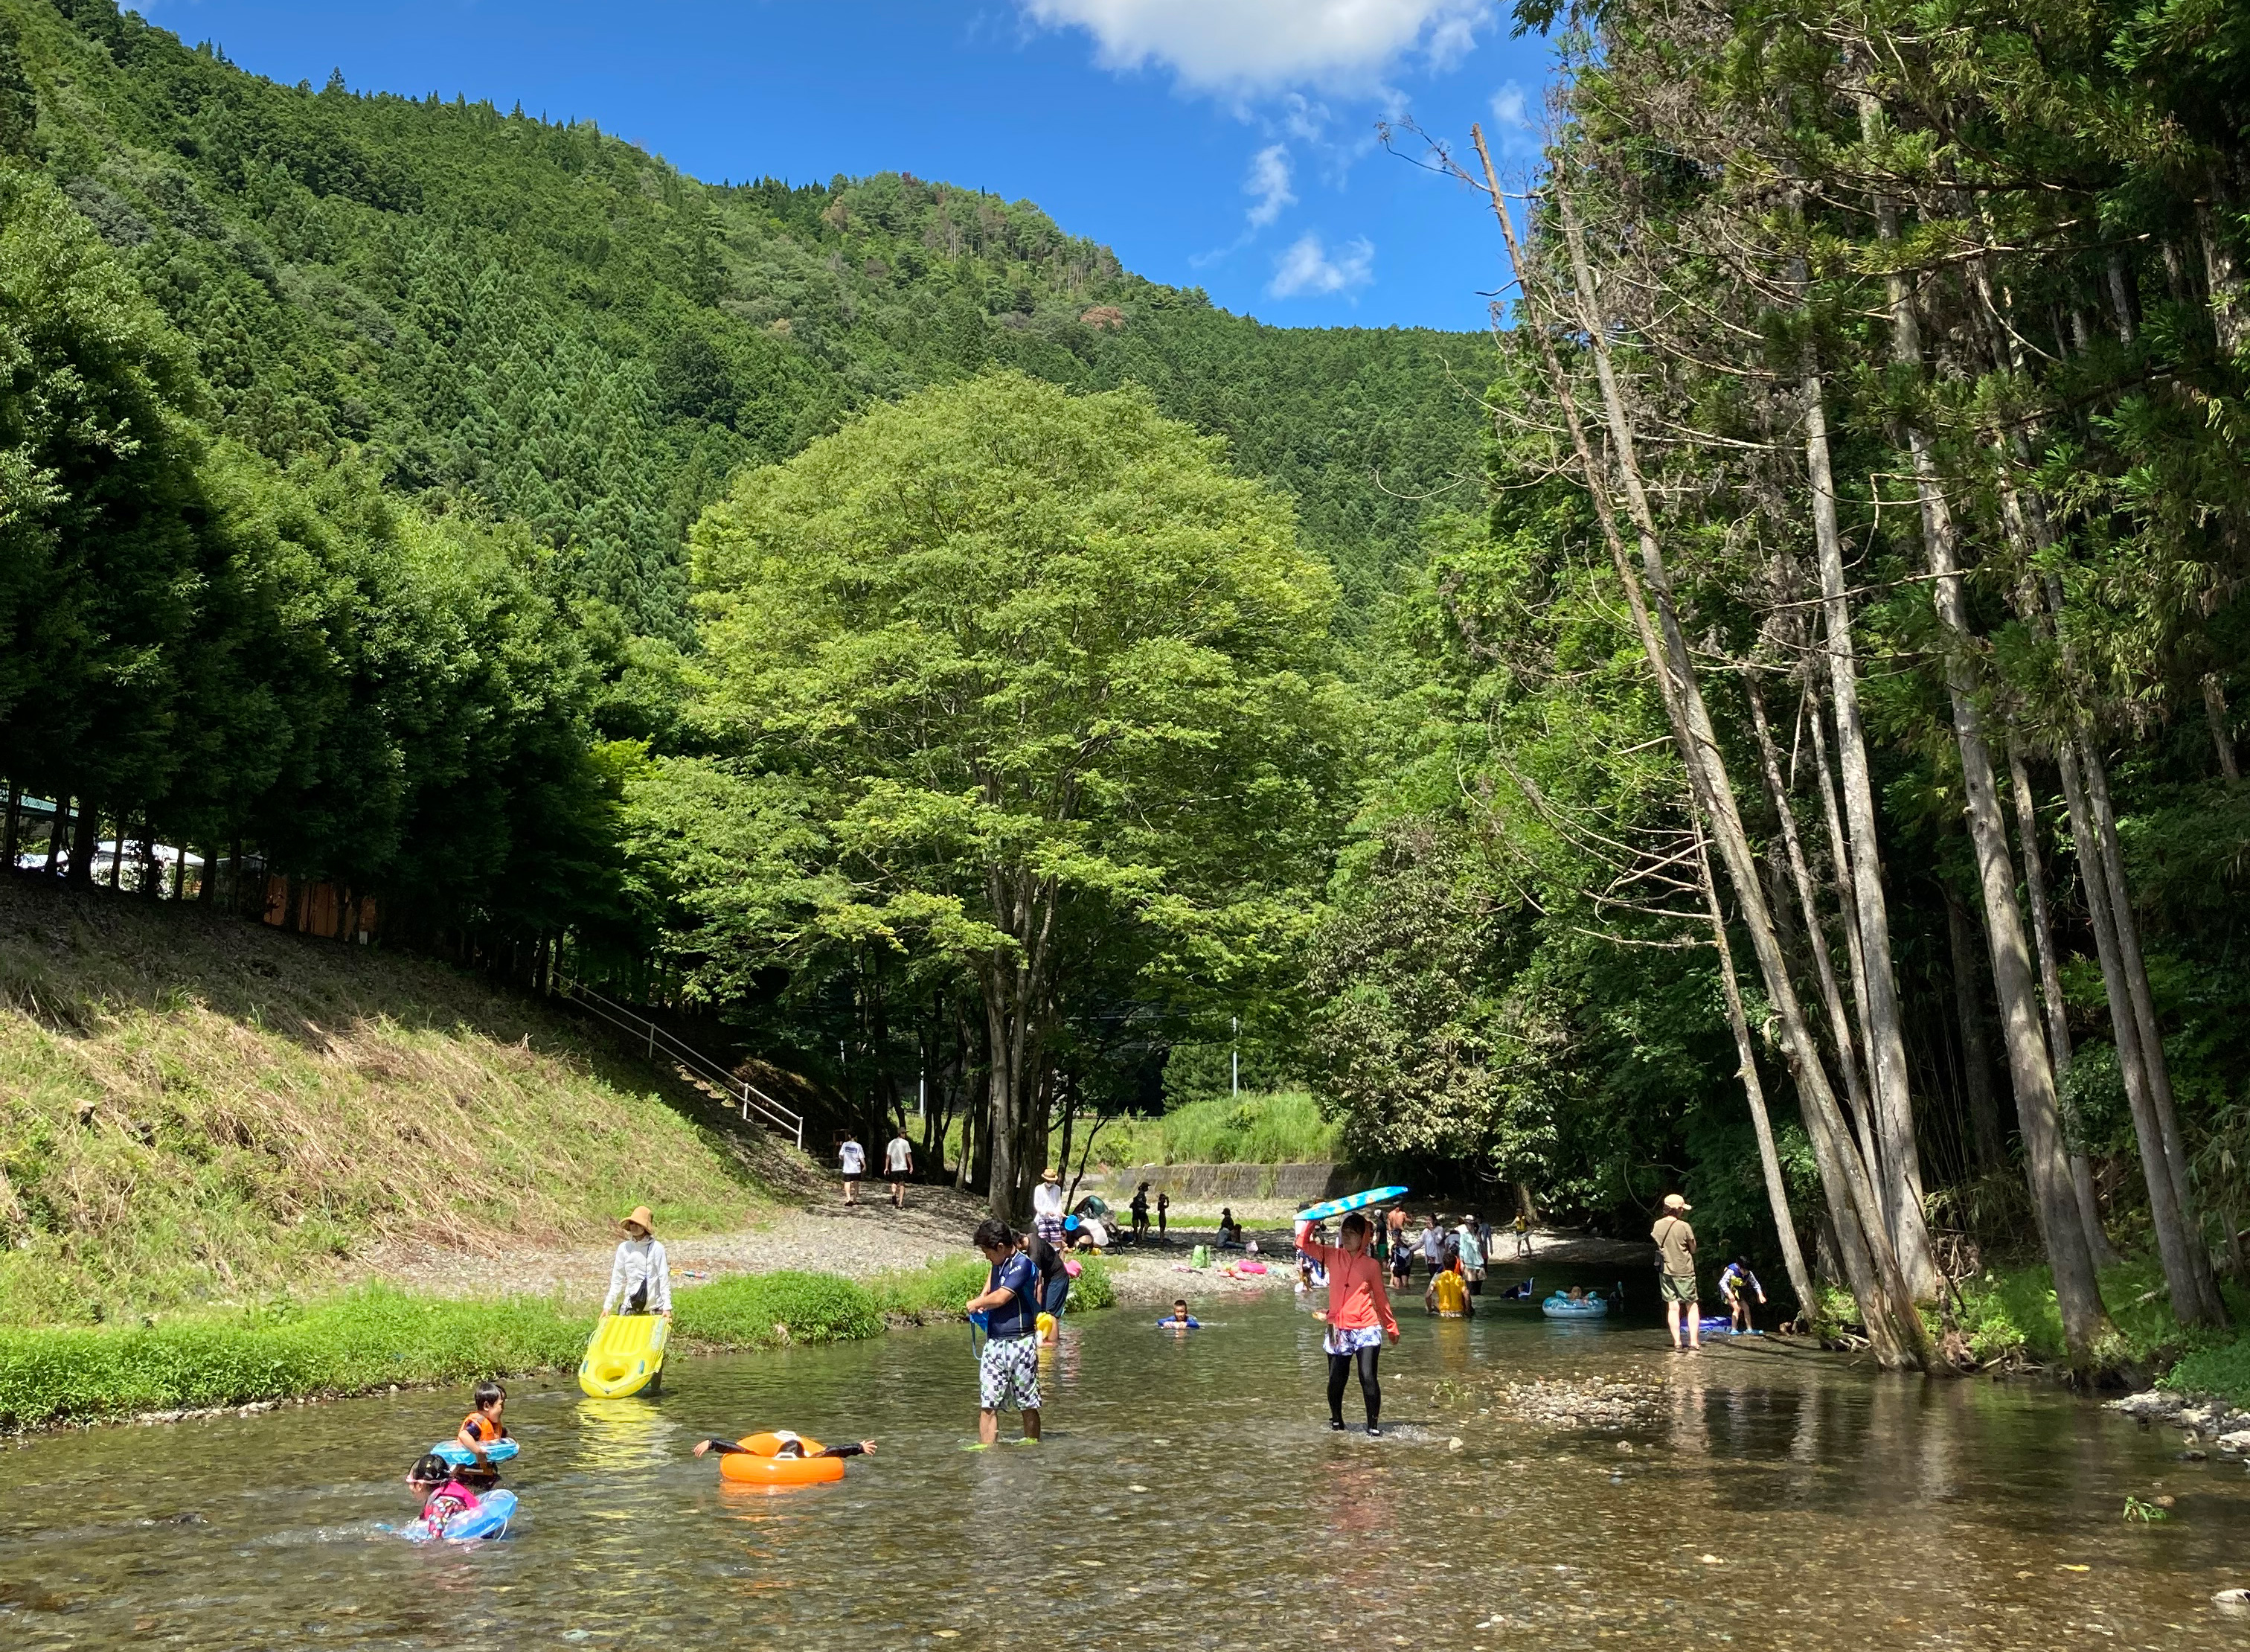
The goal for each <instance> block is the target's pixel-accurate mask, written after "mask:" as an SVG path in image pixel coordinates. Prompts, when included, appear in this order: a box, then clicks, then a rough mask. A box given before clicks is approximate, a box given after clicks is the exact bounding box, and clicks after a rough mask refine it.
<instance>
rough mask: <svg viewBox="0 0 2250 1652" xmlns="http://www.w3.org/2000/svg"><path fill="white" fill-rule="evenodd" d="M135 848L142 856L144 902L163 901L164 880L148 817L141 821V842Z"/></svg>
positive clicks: (141, 892) (141, 889)
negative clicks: (158, 863) (157, 862)
mask: <svg viewBox="0 0 2250 1652" xmlns="http://www.w3.org/2000/svg"><path fill="white" fill-rule="evenodd" d="M135 847H136V848H137V849H138V850H139V851H140V854H141V888H140V891H139V893H140V895H141V899H142V900H144V901H157V900H162V898H163V894H164V878H163V874H162V871H161V870H160V869H159V868H158V867H157V865H156V835H155V832H154V831H152V830H151V829H150V827H149V825H148V818H147V817H146V816H143V817H142V818H141V841H140V842H139V843H138V844H136V845H135Z"/></svg>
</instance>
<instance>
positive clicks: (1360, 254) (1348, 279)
mask: <svg viewBox="0 0 2250 1652" xmlns="http://www.w3.org/2000/svg"><path fill="white" fill-rule="evenodd" d="M1374 279H1375V243H1374V242H1372V241H1370V240H1369V239H1368V238H1366V237H1365V236H1360V237H1358V238H1356V239H1353V240H1349V241H1346V242H1345V243H1344V244H1343V245H1342V246H1340V247H1338V248H1337V249H1336V256H1335V257H1334V258H1330V257H1329V254H1328V250H1327V249H1326V248H1325V247H1323V246H1322V245H1321V238H1320V237H1319V236H1318V235H1315V234H1313V233H1310V232H1307V233H1306V234H1303V235H1301V236H1299V237H1298V238H1296V240H1295V241H1294V242H1293V243H1292V244H1291V245H1290V247H1289V250H1288V251H1287V252H1284V253H1282V254H1281V256H1280V259H1279V261H1277V262H1276V263H1275V265H1274V266H1273V280H1272V281H1270V282H1268V283H1267V284H1266V291H1267V292H1268V293H1270V294H1273V296H1274V297H1275V298H1295V297H1297V296H1299V295H1300V294H1307V293H1309V294H1315V295H1316V296H1321V297H1328V296H1331V295H1333V294H1337V293H1352V292H1356V291H1358V289H1359V288H1361V287H1365V286H1366V285H1367V284H1368V283H1369V282H1370V281H1371V280H1374Z"/></svg>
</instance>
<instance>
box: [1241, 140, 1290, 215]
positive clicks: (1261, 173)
mask: <svg viewBox="0 0 2250 1652" xmlns="http://www.w3.org/2000/svg"><path fill="white" fill-rule="evenodd" d="M1242 192H1243V193H1244V194H1245V195H1254V196H1256V197H1258V199H1257V202H1256V203H1255V204H1253V206H1252V207H1251V209H1250V211H1249V214H1248V217H1249V219H1250V227H1251V228H1252V229H1253V230H1262V229H1264V228H1265V227H1266V225H1269V224H1271V223H1272V222H1273V220H1274V219H1275V218H1280V216H1281V209H1282V208H1283V207H1286V206H1294V205H1295V204H1297V197H1295V196H1294V195H1292V194H1291V193H1290V192H1289V149H1288V146H1287V144H1281V143H1269V144H1267V145H1266V147H1265V148H1264V149H1260V150H1259V151H1258V153H1257V154H1255V155H1253V156H1251V157H1250V176H1249V177H1248V178H1247V179H1246V181H1245V182H1244V183H1243V185H1242Z"/></svg>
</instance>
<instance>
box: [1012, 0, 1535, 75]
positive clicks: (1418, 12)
mask: <svg viewBox="0 0 2250 1652" xmlns="http://www.w3.org/2000/svg"><path fill="white" fill-rule="evenodd" d="M1018 3H1019V4H1020V5H1021V6H1022V7H1023V9H1024V10H1025V14H1026V15H1027V16H1029V17H1031V18H1032V20H1034V21H1035V22H1038V23H1041V24H1046V26H1047V27H1049V28H1053V29H1062V28H1073V27H1074V28H1080V29H1084V30H1085V31H1087V33H1089V34H1091V35H1092V36H1093V37H1094V40H1095V42H1096V44H1098V45H1100V47H1101V62H1102V63H1103V64H1104V66H1107V67H1109V68H1113V69H1132V68H1138V67H1140V66H1142V65H1144V64H1147V63H1150V62H1155V63H1161V64H1163V65H1165V66H1168V67H1170V69H1171V70H1172V71H1173V73H1176V74H1177V75H1178V76H1179V78H1180V79H1181V80H1182V82H1184V84H1185V85H1187V86H1192V87H1195V88H1197V90H1200V91H1206V92H1237V93H1239V92H1254V91H1272V90H1275V89H1277V88H1280V87H1281V86H1294V85H1312V86H1336V87H1340V88H1348V89H1352V90H1361V91H1364V90H1367V89H1370V88H1371V87H1373V86H1377V85H1378V84H1379V83H1380V81H1381V79H1382V76H1383V74H1384V71H1385V70H1387V69H1388V68H1390V66H1391V65H1392V64H1394V63H1396V62H1398V60H1399V59H1402V58H1409V57H1415V56H1420V57H1423V58H1426V59H1428V60H1429V61H1430V63H1431V64H1432V66H1433V67H1437V68H1445V67H1448V66H1451V65H1452V64H1453V63H1455V62H1458V61H1459V60H1460V58H1461V57H1462V56H1463V55H1464V54H1465V53H1466V52H1467V51H1468V50H1469V49H1470V48H1471V47H1472V46H1473V45H1474V44H1475V39H1476V31H1478V30H1479V29H1480V28H1481V27H1483V26H1484V25H1485V24H1488V23H1489V22H1491V20H1492V16H1493V9H1492V4H1491V0H1018Z"/></svg>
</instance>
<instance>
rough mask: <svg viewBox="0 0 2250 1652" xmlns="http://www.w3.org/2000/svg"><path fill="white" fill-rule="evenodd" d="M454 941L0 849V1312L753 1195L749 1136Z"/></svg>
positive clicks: (71, 1307)
mask: <svg viewBox="0 0 2250 1652" xmlns="http://www.w3.org/2000/svg"><path fill="white" fill-rule="evenodd" d="M724 1121H725V1116H724V1115H723V1114H722V1113H720V1112H718V1110H717V1109H714V1108H711V1107H710V1106H709V1105H708V1104H707V1102H706V1101H705V1099H704V1098H703V1097H702V1096H701V1095H700V1093H698V1092H696V1091H694V1090H693V1089H690V1088H688V1087H687V1086H686V1085H684V1084H682V1083H680V1082H678V1081H676V1080H673V1079H671V1078H668V1077H666V1076H660V1075H655V1074H653V1073H652V1072H650V1071H648V1070H646V1069H645V1068H638V1067H637V1066H636V1065H634V1064H633V1063H632V1062H631V1061H629V1060H625V1059H621V1058H619V1057H618V1056H617V1055H615V1054H612V1053H611V1052H610V1051H609V1050H608V1049H607V1047H605V1046H604V1045H603V1044H602V1043H601V1042H599V1041H598V1040H595V1039H593V1038H591V1037H590V1036H588V1035H586V1034H585V1033H583V1032H582V1031H581V1030H580V1029H579V1028H578V1027H577V1026H576V1025H575V1024H574V1023H571V1022H569V1021H568V1020H563V1019H561V1018H559V1017H557V1016H556V1015H554V1014H552V1013H549V1012H547V1011H546V1010H545V1009H543V1008H542V1006H537V1005H535V1004H531V1003H528V1002H527V1001H525V1000H523V999H518V998H514V997H511V996H507V995H504V994H501V993H500V992H495V991H493V990H492V989H490V988H489V987H487V986H486V985H484V984H483V983H482V982H481V981H480V979H478V978H474V977H472V976H466V975H464V974H462V973H460V972H459V971H455V970H452V969H451V968H449V967H447V966H445V965H443V964H436V963H431V962H426V961H423V960H418V959H412V958H406V957H397V956H395V955H390V954H385V953H382V952H369V951H364V950H351V949H348V948H345V947H342V946H339V945H337V944H335V943H333V942H321V941H313V940H308V939H303V938H299V937H289V936H284V935H281V934H280V933H278V932H276V931H273V930H264V929H261V928H259V927H258V926H255V925H250V924H245V923H239V922H237V921H232V920H225V919H217V918H211V917H207V916H204V914H202V913H201V912H199V911H197V909H194V908H192V907H189V908H184V909H183V908H180V907H176V906H173V905H172V904H171V903H169V902H166V903H165V904H163V905H162V906H156V907H150V906H143V905H141V904H140V903H138V902H135V901H134V900H132V899H130V898H128V897H120V896H115V895H109V894H108V893H107V892H106V891H96V892H95V893H93V895H72V894H70V893H67V892H66V891H64V890H62V889H59V888H54V887H52V886H49V885H45V884H41V883H38V882H34V881H30V880H23V879H12V878H7V877H5V876H4V875H0V1172H4V1181H3V1182H0V1224H4V1226H5V1228H6V1232H7V1241H8V1248H7V1250H6V1251H5V1252H4V1253H0V1321H4V1322H7V1323H12V1324H19V1325H20V1324H68V1323H86V1322H87V1321H92V1320H100V1319H112V1320H114V1319H119V1318H123V1317H128V1316H137V1315H141V1314H147V1313H151V1312H155V1311H159V1310H167V1309H172V1308H176V1307H180V1306H183V1305H186V1304H191V1303H199V1302H210V1301H214V1300H217V1301H228V1300H232V1301H245V1300H254V1299H256V1298H258V1297H260V1296H266V1295H268V1294H271V1293H273V1292H276V1291H279V1290H284V1289H293V1288H296V1287H300V1286H312V1287H317V1286H319V1285H320V1284H321V1283H323V1282H326V1281H327V1280H328V1279H330V1278H332V1277H333V1276H334V1275H335V1271H336V1269H337V1266H338V1264H339V1263H340V1262H341V1261H342V1260H343V1259H344V1258H345V1257H347V1256H348V1255H350V1254H351V1252H352V1251H353V1250H354V1248H355V1247H358V1246H361V1245H363V1244H364V1243H366V1242H368V1241H371V1240H375V1239H378V1238H383V1239H393V1240H406V1241H413V1240H415V1239H418V1238H427V1239H430V1240H433V1241H443V1242H445V1243H448V1244H452V1245H459V1246H466V1247H469V1248H478V1247H482V1246H491V1245H498V1244H500V1243H504V1242H507V1241H511V1240H552V1239H556V1238H559V1237H563V1236H565V1235H576V1236H579V1237H583V1236H585V1235H587V1234H590V1233H594V1232H597V1230H598V1229H599V1228H600V1227H601V1226H602V1224H603V1221H604V1218H605V1217H607V1216H611V1215H613V1214H614V1213H616V1212H617V1211H618V1210H620V1209H628V1208H630V1207H631V1206H633V1205H635V1204H638V1203H643V1202H645V1203H648V1204H650V1205H652V1206H654V1207H655V1208H656V1210H657V1211H658V1213H659V1217H660V1219H661V1220H662V1223H663V1226H664V1227H666V1230H667V1231H675V1232H676V1231H681V1230H693V1229H694V1228H696V1227H715V1226H720V1225H733V1224H735V1223H739V1222H741V1221H743V1220H747V1219H749V1217H750V1216H752V1215H753V1214H755V1213H757V1212H758V1211H759V1210H760V1209H761V1208H763V1206H765V1205H766V1203H767V1202H768V1199H767V1195H766V1194H765V1192H764V1190H763V1186H762V1185H761V1183H760V1181H759V1180H758V1179H757V1175H756V1163H757V1156H758V1155H759V1154H760V1153H762V1152H764V1151H769V1150H767V1149H766V1148H765V1145H764V1144H763V1142H762V1141H759V1140H756V1139H751V1140H737V1139H736V1138H735V1137H731V1136H729V1135H728V1134H725V1133H723V1131H724Z"/></svg>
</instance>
